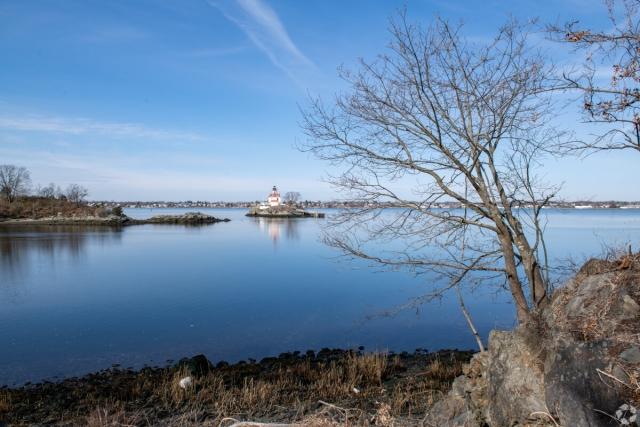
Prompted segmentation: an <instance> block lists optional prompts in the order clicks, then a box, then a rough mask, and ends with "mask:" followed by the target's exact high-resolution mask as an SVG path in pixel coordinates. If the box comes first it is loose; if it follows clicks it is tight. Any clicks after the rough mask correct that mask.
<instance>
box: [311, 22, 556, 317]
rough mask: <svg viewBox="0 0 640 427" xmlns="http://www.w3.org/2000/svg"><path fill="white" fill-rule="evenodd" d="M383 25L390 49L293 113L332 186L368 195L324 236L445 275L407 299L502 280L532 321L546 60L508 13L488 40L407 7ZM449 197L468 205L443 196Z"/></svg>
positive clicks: (538, 279) (539, 266) (539, 281)
mask: <svg viewBox="0 0 640 427" xmlns="http://www.w3.org/2000/svg"><path fill="white" fill-rule="evenodd" d="M390 31H391V35H392V42H391V45H390V52H389V53H388V54H386V55H381V56H380V57H379V58H378V59H377V61H374V62H365V61H361V63H360V69H359V70H358V71H357V72H348V71H342V72H341V75H342V77H343V78H344V79H345V81H346V82H347V84H348V85H349V88H350V90H349V91H348V92H347V93H346V94H345V95H341V96H338V97H336V100H335V106H334V107H332V108H327V107H326V106H325V104H323V102H321V100H319V99H312V100H311V101H310V105H309V106H308V108H307V109H306V110H304V111H303V112H302V114H303V128H304V129H305V132H306V134H307V135H308V137H309V140H308V143H307V144H306V145H305V147H304V149H308V150H310V151H312V152H314V153H315V154H316V155H317V156H319V157H320V158H321V159H325V160H328V161H330V162H331V163H332V164H333V165H334V166H339V167H342V170H344V172H343V173H341V174H339V175H338V176H334V177H331V181H332V182H333V184H335V185H336V186H337V187H338V188H339V189H342V190H344V191H345V192H347V194H348V195H349V196H350V197H352V198H356V199H359V200H361V201H363V202H367V203H363V205H364V206H365V207H363V208H357V209H348V210H345V211H343V212H342V213H341V214H340V215H338V216H337V217H336V218H334V219H333V220H332V221H331V223H330V225H329V227H328V228H327V230H326V231H327V233H326V237H325V239H326V241H327V242H328V243H329V244H331V245H333V246H335V247H337V248H339V249H340V250H342V251H343V252H344V253H345V254H346V255H348V256H352V257H358V258H364V259H367V260H370V261H373V262H374V263H376V264H379V265H382V266H384V267H388V268H392V269H400V268H403V269H409V270H411V271H413V272H415V273H417V274H423V273H430V274H433V275H436V276H438V277H442V278H446V279H448V280H440V281H438V283H440V285H437V284H434V286H435V288H434V289H432V291H431V292H429V294H428V295H425V296H423V297H419V298H416V299H415V300H414V301H413V302H414V303H416V304H418V303H421V302H423V301H425V300H428V299H431V298H433V297H434V296H439V295H441V294H442V293H443V292H444V291H446V290H448V289H454V288H456V287H457V286H460V284H461V283H463V282H464V283H466V284H467V286H480V285H482V284H488V283H496V281H499V283H501V284H502V285H504V286H505V287H506V288H507V289H508V290H509V291H510V293H511V296H512V297H513V300H514V302H515V306H516V310H517V316H518V319H519V321H520V322H525V321H528V320H530V319H531V316H532V312H533V311H535V310H537V309H541V308H543V307H544V306H545V305H546V304H547V302H548V294H549V292H548V283H549V280H548V277H547V275H546V270H545V267H546V265H545V259H546V258H545V256H544V253H545V250H544V247H545V246H544V240H543V229H544V221H543V219H542V217H541V209H542V208H543V207H544V206H545V205H546V204H547V203H548V202H549V200H550V199H551V197H553V195H554V193H555V191H556V190H557V189H556V188H555V187H543V186H541V185H540V182H539V180H538V178H537V177H536V175H535V170H536V167H537V166H538V165H539V163H538V161H539V159H540V156H541V155H543V153H544V149H545V146H546V144H551V143H555V140H556V139H557V138H559V137H560V134H559V133H558V132H556V131H555V130H554V129H551V128H549V127H547V125H546V124H547V123H548V115H549V112H550V104H549V100H548V99H547V98H542V97H541V94H542V93H545V90H546V85H547V84H549V83H550V82H548V80H547V76H548V75H549V72H550V70H549V68H548V67H547V66H546V65H545V64H546V61H545V58H543V57H542V56H540V55H539V54H537V53H536V52H534V51H532V50H531V49H530V48H529V46H528V43H527V28H523V27H521V26H520V25H519V24H518V23H517V22H509V23H507V24H506V25H505V26H504V27H502V28H501V29H500V31H499V32H498V34H497V36H496V37H495V39H494V40H493V41H491V42H490V43H486V44H481V43H472V42H470V41H468V40H466V39H465V38H463V37H462V36H461V34H460V32H461V27H459V26H458V27H452V26H451V25H450V24H449V23H447V22H445V21H442V20H437V21H436V22H435V24H433V26H431V27H429V28H427V29H423V28H421V27H418V26H415V25H412V24H410V23H408V22H407V19H406V16H405V15H404V14H402V15H401V16H400V18H399V19H397V20H395V21H393V22H392V23H391V28H390ZM452 202H455V203H457V204H458V205H462V206H464V207H466V209H465V210H464V212H463V210H462V209H443V208H442V206H443V205H446V204H447V203H452ZM366 206H371V207H366ZM380 206H392V207H393V209H381V208H380ZM467 210H468V214H467ZM379 243H384V245H380V244H379ZM383 247H385V248H386V249H383ZM463 248H464V250H463ZM541 261H542V262H541Z"/></svg>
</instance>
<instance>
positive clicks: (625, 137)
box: [547, 0, 640, 153]
mask: <svg viewBox="0 0 640 427" xmlns="http://www.w3.org/2000/svg"><path fill="white" fill-rule="evenodd" d="M604 4H605V5H606V8H607V10H608V15H609V21H610V23H611V28H610V29H609V30H607V31H597V30H592V29H588V28H584V27H581V26H580V25H579V22H577V21H576V22H570V23H567V24H564V26H560V25H550V26H548V28H547V31H548V32H549V34H550V35H551V37H552V39H554V40H556V41H561V42H563V43H568V44H569V45H572V46H573V47H574V48H575V51H576V52H580V53H583V54H584V63H583V64H582V66H581V67H579V68H578V69H577V70H572V71H566V72H565V73H564V74H563V75H562V84H561V85H560V88H561V89H565V90H567V89H569V90H576V91H579V92H580V93H581V94H582V98H583V111H584V113H585V118H586V121H587V122H590V123H596V124H600V125H601V126H603V128H602V129H603V130H602V131H601V132H599V133H598V134H597V136H596V137H595V139H593V140H589V141H575V142H572V143H570V144H568V145H565V148H568V149H570V150H577V151H579V152H584V153H590V152H593V151H600V150H622V149H632V150H637V151H640V0H605V1H604ZM603 69H604V74H605V75H606V76H603Z"/></svg>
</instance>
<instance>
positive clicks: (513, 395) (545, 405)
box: [427, 255, 640, 427]
mask: <svg viewBox="0 0 640 427" xmlns="http://www.w3.org/2000/svg"><path fill="white" fill-rule="evenodd" d="M639 302H640V255H634V256H631V255H629V256H626V257H623V258H621V259H620V260H617V261H612V262H607V261H599V260H592V261H589V262H588V263H587V264H585V266H584V267H583V268H582V269H581V270H580V272H579V273H578V274H577V275H576V277H575V278H574V279H572V280H571V281H570V282H569V283H568V284H567V285H566V286H565V287H564V288H562V289H561V290H559V291H557V292H555V294H554V296H553V299H552V302H551V304H550V307H548V309H547V310H545V312H544V313H543V314H542V315H541V316H540V319H539V323H538V324H536V325H526V326H521V327H519V328H517V329H516V330H514V331H511V332H506V331H493V332H492V333H491V334H490V337H489V349H488V351H487V352H485V353H483V354H477V355H475V356H474V357H473V359H472V361H471V363H470V365H469V367H468V368H467V369H466V370H465V375H463V376H461V377H459V378H456V380H455V381H454V383H453V387H452V390H451V392H450V393H449V394H448V395H447V396H446V397H445V398H444V399H443V400H441V401H440V402H438V403H436V404H435V405H434V406H433V408H432V409H431V410H430V412H429V415H428V417H427V422H429V423H431V425H438V426H449V427H454V426H456V427H458V426H465V427H479V426H491V427H493V426H496V427H497V426H500V427H502V426H534V425H535V426H538V425H540V426H567V427H568V426H571V427H574V426H575V427H581V426H588V427H592V426H618V425H640V424H639V423H638V420H637V419H636V418H635V417H633V410H634V409H640V317H639V316H640V304H639ZM623 405H627V406H623ZM621 408H622V409H621Z"/></svg>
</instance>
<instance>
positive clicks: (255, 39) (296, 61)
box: [209, 0, 317, 83]
mask: <svg viewBox="0 0 640 427" xmlns="http://www.w3.org/2000/svg"><path fill="white" fill-rule="evenodd" d="M209 4H210V5H211V6H213V7H215V8H217V9H218V10H219V11H220V12H221V13H222V14H223V15H224V17H225V18H226V19H228V20H229V21H231V22H233V23H234V24H235V25H236V26H238V28H240V29H241V30H242V31H243V32H244V33H245V35H246V36H247V37H248V38H249V40H250V41H251V42H252V43H253V44H254V45H255V46H256V47H257V48H258V49H259V50H260V51H261V52H262V53H263V54H264V55H265V56H266V57H267V58H268V59H269V61H271V63H272V64H273V65H274V66H276V67H277V68H279V69H280V70H282V71H283V72H284V73H285V74H287V75H288V76H289V77H290V78H291V79H292V80H294V81H296V83H298V78H297V77H296V73H295V69H297V68H300V67H303V68H307V69H309V68H311V69H316V68H317V67H316V66H315V64H314V63H313V62H312V61H311V60H310V59H309V58H307V57H306V56H305V55H304V54H303V53H302V51H301V50H300V49H299V48H298V46H296V44H295V43H294V42H293V40H292V39H291V37H290V36H289V33H288V32H287V29H286V28H285V26H284V25H283V24H282V21H281V20H280V18H279V17H278V14H277V13H276V12H275V11H274V10H273V9H272V8H271V7H269V5H267V4H266V3H265V2H264V1H262V0H236V1H235V4H236V5H237V6H239V8H236V10H235V11H229V10H228V7H226V6H227V5H228V3H225V6H223V5H222V4H219V3H216V2H214V1H211V0H210V1H209ZM234 12H235V13H234Z"/></svg>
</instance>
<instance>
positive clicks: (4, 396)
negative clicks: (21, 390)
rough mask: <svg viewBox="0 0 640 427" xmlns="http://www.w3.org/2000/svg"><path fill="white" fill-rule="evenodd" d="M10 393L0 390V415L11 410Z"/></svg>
mask: <svg viewBox="0 0 640 427" xmlns="http://www.w3.org/2000/svg"><path fill="white" fill-rule="evenodd" d="M11 406H12V405H11V394H10V393H9V392H8V391H6V390H0V415H2V414H6V413H8V412H9V411H10V410H11Z"/></svg>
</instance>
